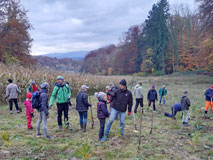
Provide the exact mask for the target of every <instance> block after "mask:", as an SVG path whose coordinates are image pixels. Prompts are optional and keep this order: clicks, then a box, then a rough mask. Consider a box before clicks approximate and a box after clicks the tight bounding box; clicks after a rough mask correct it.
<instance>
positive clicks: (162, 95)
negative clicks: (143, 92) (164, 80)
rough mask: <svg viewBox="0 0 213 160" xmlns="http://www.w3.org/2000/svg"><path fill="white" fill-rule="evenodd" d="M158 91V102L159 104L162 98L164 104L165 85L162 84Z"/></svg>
mask: <svg viewBox="0 0 213 160" xmlns="http://www.w3.org/2000/svg"><path fill="white" fill-rule="evenodd" d="M158 93H159V96H160V101H159V104H161V102H162V100H163V104H164V105H165V104H166V95H167V90H166V86H165V85H163V86H162V88H160V89H159V91H158Z"/></svg>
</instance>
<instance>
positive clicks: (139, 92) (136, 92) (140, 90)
mask: <svg viewBox="0 0 213 160" xmlns="http://www.w3.org/2000/svg"><path fill="white" fill-rule="evenodd" d="M134 95H135V98H136V99H141V98H143V88H142V86H140V85H139V84H137V85H136V86H135V89H134Z"/></svg>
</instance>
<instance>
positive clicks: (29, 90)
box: [27, 85, 38, 93]
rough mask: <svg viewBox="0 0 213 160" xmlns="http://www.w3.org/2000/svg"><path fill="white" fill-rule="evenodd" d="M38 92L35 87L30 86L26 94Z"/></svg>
mask: <svg viewBox="0 0 213 160" xmlns="http://www.w3.org/2000/svg"><path fill="white" fill-rule="evenodd" d="M37 90H38V87H37V86H36V85H30V86H29V87H28V88H27V92H30V93H34V92H35V91H37Z"/></svg>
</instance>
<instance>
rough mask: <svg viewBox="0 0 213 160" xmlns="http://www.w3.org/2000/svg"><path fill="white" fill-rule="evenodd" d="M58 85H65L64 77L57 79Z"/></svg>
mask: <svg viewBox="0 0 213 160" xmlns="http://www.w3.org/2000/svg"><path fill="white" fill-rule="evenodd" d="M57 83H58V84H63V83H64V78H63V77H62V76H58V77H57Z"/></svg>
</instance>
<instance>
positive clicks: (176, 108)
mask: <svg viewBox="0 0 213 160" xmlns="http://www.w3.org/2000/svg"><path fill="white" fill-rule="evenodd" d="M171 110H172V111H173V112H179V111H182V109H181V103H176V104H174V105H173V106H172V107H171Z"/></svg>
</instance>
